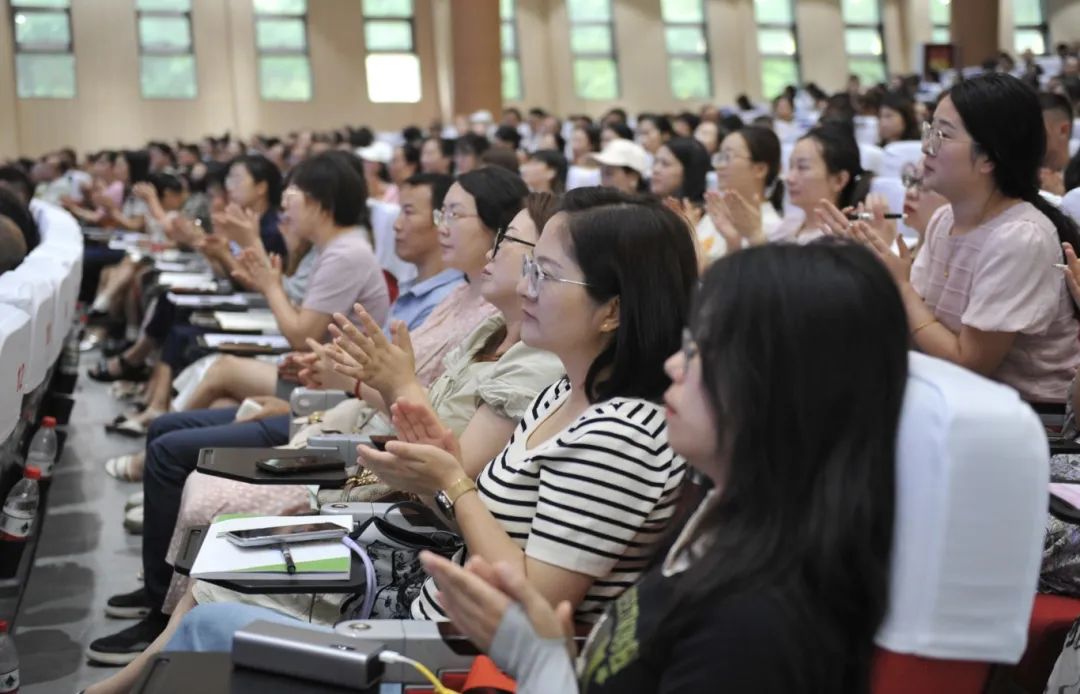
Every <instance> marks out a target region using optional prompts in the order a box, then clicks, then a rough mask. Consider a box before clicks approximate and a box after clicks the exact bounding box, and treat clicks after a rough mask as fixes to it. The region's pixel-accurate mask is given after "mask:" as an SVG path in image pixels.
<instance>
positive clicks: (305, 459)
mask: <svg viewBox="0 0 1080 694" xmlns="http://www.w3.org/2000/svg"><path fill="white" fill-rule="evenodd" d="M255 467H257V468H259V469H260V470H262V471H264V472H272V473H274V474H277V475H288V474H297V473H302V472H324V471H331V470H344V469H345V461H344V460H338V459H337V458H326V457H323V456H315V455H302V456H298V457H296V458H267V459H265V460H259V461H256V462H255Z"/></svg>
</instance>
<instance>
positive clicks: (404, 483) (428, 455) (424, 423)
mask: <svg viewBox="0 0 1080 694" xmlns="http://www.w3.org/2000/svg"><path fill="white" fill-rule="evenodd" d="M390 419H391V421H392V422H393V424H394V429H395V430H396V431H397V433H398V440H397V441H390V442H388V443H387V444H386V450H385V451H380V450H377V449H375V448H372V447H371V446H365V445H362V444H361V445H359V446H357V447H356V452H357V453H358V454H359V462H360V464H361V465H363V466H364V467H365V468H367V469H368V470H371V471H372V472H374V473H375V474H376V475H378V477H379V479H381V480H382V481H383V482H385V483H386V484H388V485H390V486H391V487H393V488H394V489H398V490H401V491H405V492H410V493H412V494H416V495H417V496H421V497H429V498H430V497H433V496H435V494H436V493H437V492H439V491H441V490H443V489H447V488H449V487H450V486H452V485H453V484H455V483H456V482H458V481H459V480H461V479H462V478H464V477H465V476H466V473H465V468H464V466H463V465H462V462H461V447H460V446H459V445H458V440H457V437H456V436H454V432H452V431H450V430H449V429H447V428H446V427H445V426H443V423H442V422H440V421H439V418H438V417H437V416H436V415H435V413H434V412H432V411H431V408H430V407H428V405H427V404H424V403H418V402H413V401H410V400H407V399H405V398H400V399H398V401H397V402H395V403H394V404H392V405H391V406H390Z"/></svg>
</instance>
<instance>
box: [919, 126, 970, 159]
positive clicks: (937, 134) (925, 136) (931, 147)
mask: <svg viewBox="0 0 1080 694" xmlns="http://www.w3.org/2000/svg"><path fill="white" fill-rule="evenodd" d="M945 142H971V143H973V144H974V140H958V139H957V138H955V137H950V136H948V135H946V134H945V133H944V132H942V130H941V128H935V127H934V126H933V125H931V124H929V123H923V126H922V146H923V151H924V152H926V153H927V154H929V155H930V156H932V157H936V156H937V155H938V152H940V151H941V145H942V144H943V143H945Z"/></svg>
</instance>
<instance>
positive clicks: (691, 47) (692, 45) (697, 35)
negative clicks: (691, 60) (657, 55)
mask: <svg viewBox="0 0 1080 694" xmlns="http://www.w3.org/2000/svg"><path fill="white" fill-rule="evenodd" d="M664 38H665V39H666V42H667V49H668V53H696V54H698V55H705V53H706V52H708V50H709V49H708V44H706V43H705V32H704V30H702V28H701V27H699V26H697V27H667V28H665V29H664Z"/></svg>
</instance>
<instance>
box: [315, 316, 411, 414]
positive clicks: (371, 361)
mask: <svg viewBox="0 0 1080 694" xmlns="http://www.w3.org/2000/svg"><path fill="white" fill-rule="evenodd" d="M353 309H354V313H355V315H356V317H357V319H358V320H359V321H360V325H361V327H363V331H361V330H360V329H359V328H357V327H356V326H355V325H353V323H352V322H351V321H350V320H349V319H348V318H346V317H345V316H344V315H342V314H340V313H335V314H334V322H335V323H336V325H334V324H333V323H332V324H331V325H330V332H331V334H332V335H333V336H334V345H336V346H337V347H339V348H341V350H342V351H344V352H345V354H347V355H348V356H349V357H351V358H352V361H354V362H355V365H352V364H342V363H340V362H338V359H337V357H336V356H331V358H332V359H334V360H335V362H338V363H336V364H335V365H334V369H335V370H337V371H338V372H339V373H344V374H346V375H348V376H352V377H353V378H355V379H357V380H358V381H361V382H363V383H366V384H367V385H369V386H371V387H372V388H374V389H375V390H377V391H379V392H380V393H382V394H383V395H384V396H385V395H387V394H390V393H393V392H395V389H396V388H397V387H398V386H400V385H402V384H404V383H407V382H409V381H412V380H414V379H415V373H416V360H415V357H414V355H413V348H412V340H411V339H410V337H409V330H408V328H406V327H405V324H404V323H403V322H401V321H394V323H393V325H392V326H391V331H392V332H393V341H390V340H388V339H387V338H386V335H384V334H383V331H382V329H381V328H380V327H379V324H378V323H376V322H375V320H374V319H373V318H372V317H371V315H370V314H368V312H367V311H366V310H364V307H363V306H361V305H360V304H356V305H355V306H354V307H353ZM390 399H392V398H387V400H390Z"/></svg>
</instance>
